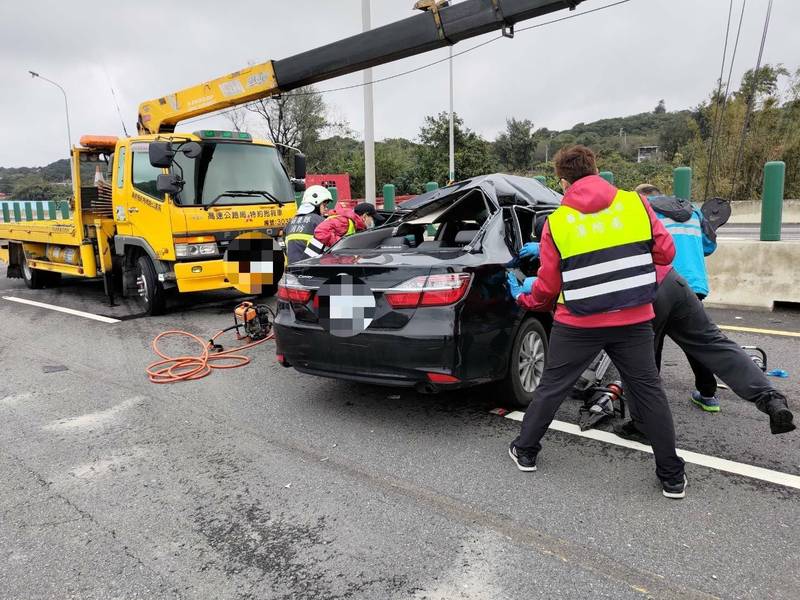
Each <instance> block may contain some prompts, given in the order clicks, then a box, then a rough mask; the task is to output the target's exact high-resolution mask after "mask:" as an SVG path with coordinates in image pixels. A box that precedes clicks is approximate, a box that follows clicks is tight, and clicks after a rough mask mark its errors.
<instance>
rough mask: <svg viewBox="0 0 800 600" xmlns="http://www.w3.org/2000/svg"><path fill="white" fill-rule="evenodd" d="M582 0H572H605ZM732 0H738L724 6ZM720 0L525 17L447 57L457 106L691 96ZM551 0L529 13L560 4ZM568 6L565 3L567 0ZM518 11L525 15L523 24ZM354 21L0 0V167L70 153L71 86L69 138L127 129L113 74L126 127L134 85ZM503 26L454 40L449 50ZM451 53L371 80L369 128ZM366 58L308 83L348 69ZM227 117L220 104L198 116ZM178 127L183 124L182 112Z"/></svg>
mask: <svg viewBox="0 0 800 600" xmlns="http://www.w3.org/2000/svg"><path fill="white" fill-rule="evenodd" d="M611 2H612V0H587V1H586V2H584V3H583V4H581V5H580V6H579V7H578V9H577V11H576V12H582V11H585V10H588V9H592V8H597V7H599V6H603V5H605V4H610V3H611ZM741 2H742V0H735V2H734V4H735V7H736V8H735V9H734V17H735V18H736V17H737V16H738V11H739V7H740V6H741ZM728 3H729V0H631V1H630V2H628V3H626V4H623V5H620V6H618V7H613V8H609V9H608V10H604V11H600V12H597V13H594V14H589V15H586V16H584V17H581V18H577V19H571V20H568V21H565V22H562V23H555V24H553V25H548V26H545V27H542V28H538V29H534V30H531V31H526V32H520V33H518V35H517V36H516V37H515V38H514V39H501V40H498V41H496V42H493V43H491V44H489V45H487V46H484V47H482V48H479V49H477V50H475V51H473V52H469V53H467V54H465V55H464V56H460V57H457V58H456V59H455V60H454V70H455V77H456V79H455V98H456V99H455V108H456V111H457V112H458V113H459V114H460V115H461V116H462V117H463V118H464V120H465V122H466V124H467V126H468V127H470V128H472V129H474V130H476V131H478V132H479V133H481V134H482V135H484V136H485V137H487V138H488V139H493V138H494V136H495V135H496V134H497V133H498V131H500V130H502V129H503V127H504V125H505V120H506V118H507V117H512V116H513V117H517V118H528V119H531V120H532V121H533V122H534V124H535V126H536V127H549V128H551V129H565V128H568V127H571V126H572V125H574V124H575V123H578V122H581V121H583V122H589V121H593V120H597V119H601V118H605V117H614V116H623V115H627V114H632V113H637V112H643V111H648V110H652V108H653V107H654V106H655V105H656V103H657V102H658V100H659V99H660V98H663V99H664V100H665V101H666V105H667V109H668V110H677V109H683V108H689V107H692V106H695V105H697V104H698V103H699V102H700V101H702V100H703V99H704V98H706V97H707V96H708V93H709V91H710V89H711V88H712V86H713V85H714V82H715V80H716V78H717V76H718V75H719V68H720V59H721V53H722V43H723V39H724V30H725V21H726V18H727V14H728ZM412 5H413V0H372V25H373V26H379V25H384V24H386V23H389V22H392V21H395V20H398V19H402V18H405V17H407V16H411V15H412V14H413V11H412ZM766 6H767V0H749V1H748V2H747V10H746V13H745V22H744V26H743V28H742V35H741V41H740V44H739V51H738V54H737V58H736V64H735V68H734V81H736V82H737V83H738V80H739V78H740V77H741V74H742V72H743V71H744V70H746V69H748V68H751V67H752V66H753V65H754V64H755V61H756V56H757V52H758V44H759V41H760V37H761V29H762V26H763V20H764V16H765V12H766ZM566 14H567V12H566V11H560V12H559V13H556V14H554V15H551V16H550V17H543V18H540V19H538V20H534V21H529V22H528V23H526V24H525V25H528V24H533V23H536V22H541V21H545V20H549V19H552V18H554V17H558V16H564V15H566ZM573 14H575V13H573ZM521 26H524V25H520V27H521ZM798 26H800V2H798V1H797V0H776V1H775V3H774V7H773V12H772V21H771V25H770V30H769V37H768V39H767V45H766V49H765V55H764V61H765V62H773V63H774V62H782V63H784V64H785V65H786V66H787V67H789V68H790V69H791V70H794V69H796V68H797V67H800V43H799V42H798ZM360 30H361V1H360V0H325V1H323V0H290V1H286V0H236V1H233V0H229V1H226V2H221V1H216V2H213V1H210V0H192V1H177V0H172V1H170V0H136V1H135V2H114V1H109V0H104V1H103V2H95V1H91V0H81V1H80V2H66V1H64V0H52V1H44V0H28V1H26V2H11V1H10V0H4V1H3V2H2V3H0V74H2V82H3V85H2V91H0V123H2V132H3V134H4V135H3V143H2V144H0V166H22V165H43V164H47V163H48V162H50V161H52V160H55V159H57V158H61V157H62V156H65V155H66V152H65V148H66V145H67V143H66V131H65V130H66V126H65V119H64V110H63V104H62V97H61V94H60V92H59V91H58V90H57V89H56V88H54V87H52V86H50V85H49V84H47V83H45V82H43V81H40V80H35V79H31V77H30V76H29V75H28V74H27V71H28V70H29V69H30V70H33V71H38V72H40V73H41V74H42V75H45V76H47V77H49V78H51V79H53V80H55V81H58V82H59V83H61V85H63V86H64V88H65V89H66V91H67V94H68V97H69V107H70V117H71V125H72V136H73V142H77V140H78V138H79V137H80V135H82V134H84V133H95V134H113V135H121V134H122V126H121V123H120V119H119V117H118V115H117V112H116V109H115V107H114V102H113V99H112V96H111V92H110V87H111V85H110V82H113V86H114V88H115V90H116V93H117V98H118V100H119V104H120V109H121V111H122V117H123V119H124V120H125V123H126V125H127V127H128V131H129V133H133V132H134V130H135V126H134V124H135V120H136V113H137V107H138V105H139V103H140V102H141V101H142V100H146V99H150V98H154V97H158V96H162V95H165V94H167V93H170V92H173V91H176V90H178V89H181V88H183V87H187V86H190V85H194V84H197V83H200V82H202V81H204V80H207V79H211V78H214V77H217V76H220V75H223V74H225V73H228V72H231V71H235V70H237V69H238V68H241V67H242V66H245V65H247V64H248V63H252V62H261V61H264V60H267V59H279V58H284V57H286V56H290V55H293V54H296V53H298V52H301V51H303V50H306V49H309V48H313V47H316V46H319V45H322V44H325V43H328V42H331V41H334V40H337V39H339V38H342V37H346V36H349V35H353V34H355V33H358V32H359V31H360ZM496 35H497V34H487V35H486V36H483V37H480V38H474V39H472V40H467V41H465V42H461V43H460V44H458V45H456V46H455V51H456V52H459V51H461V50H463V49H466V48H468V47H470V46H473V45H475V44H477V43H480V42H482V41H485V40H487V39H489V38H491V37H494V36H496ZM446 55H447V50H446V49H442V50H437V51H434V52H429V53H427V54H423V55H421V56H417V57H412V58H409V59H405V60H403V61H400V62H396V63H392V64H388V65H384V66H382V67H378V68H376V69H374V77H375V78H376V79H377V78H380V77H384V76H387V75H391V74H394V73H398V72H401V71H405V70H408V69H411V68H414V67H417V66H421V65H423V64H427V63H430V62H432V61H434V60H437V59H440V58H442V57H445V56H446ZM447 74H448V67H447V63H446V62H445V63H442V64H440V65H436V66H433V67H431V68H429V69H426V70H423V71H420V72H416V73H413V74H411V75H407V76H404V77H400V78H397V79H393V80H391V81H387V82H383V83H377V84H375V86H374V94H375V134H376V138H377V139H383V138H386V137H397V136H403V137H409V138H413V137H415V136H416V135H417V133H418V131H419V127H420V124H421V123H422V120H423V118H424V117H425V115H428V114H434V113H437V112H439V111H442V110H446V109H447V106H448V79H447ZM361 80H362V75H361V74H360V73H357V74H353V75H349V76H346V77H342V78H339V79H335V80H331V81H328V82H322V83H320V84H318V87H319V88H320V89H323V90H324V89H329V88H334V87H340V86H343V85H348V84H353V83H358V82H360V81H361ZM325 98H326V101H327V102H328V104H329V106H330V109H331V112H332V114H333V115H334V116H337V117H339V118H344V119H346V120H347V121H348V122H349V123H350V126H351V128H352V129H353V131H354V132H356V134H358V135H360V134H361V132H362V130H363V92H362V91H361V90H360V89H356V90H349V91H342V92H333V93H329V94H326V95H325ZM201 125H202V126H203V127H206V126H209V127H213V126H217V127H225V126H226V125H227V122H226V121H225V120H224V119H222V118H219V117H215V118H211V119H208V120H207V121H203V122H202V124H193V125H190V126H188V127H187V129H190V130H193V129H197V128H199V127H200V126H201ZM179 129H180V126H179Z"/></svg>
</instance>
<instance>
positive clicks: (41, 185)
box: [11, 174, 72, 201]
mask: <svg viewBox="0 0 800 600" xmlns="http://www.w3.org/2000/svg"><path fill="white" fill-rule="evenodd" d="M71 196H72V188H70V186H68V185H59V184H55V183H50V182H48V181H45V180H44V179H43V178H42V177H41V176H40V175H38V174H37V175H26V176H24V177H21V178H20V179H18V180H17V181H16V182H15V184H14V189H13V191H12V193H11V199H12V200H37V201H39V200H41V201H48V200H68V199H69V198H70V197H71Z"/></svg>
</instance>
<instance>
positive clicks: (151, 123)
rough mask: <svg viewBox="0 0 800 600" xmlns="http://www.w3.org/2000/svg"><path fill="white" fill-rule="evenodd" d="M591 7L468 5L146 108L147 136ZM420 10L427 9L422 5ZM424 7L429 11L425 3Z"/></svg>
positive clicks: (510, 0) (494, 0) (520, 0)
mask: <svg viewBox="0 0 800 600" xmlns="http://www.w3.org/2000/svg"><path fill="white" fill-rule="evenodd" d="M583 1H584V0H463V2H459V3H458V4H453V5H452V6H443V5H442V6H437V10H430V11H428V12H424V13H420V14H417V15H414V16H413V17H408V18H407V19H402V20H400V21H396V22H394V23H389V24H388V25H384V26H382V27H378V28H376V29H371V30H369V31H365V32H364V33H359V34H357V35H354V36H351V37H348V38H345V39H343V40H339V41H337V42H333V43H331V44H326V45H324V46H320V47H319V48H315V49H313V50H309V51H307V52H302V53H300V54H296V55H294V56H290V57H288V58H284V59H282V60H276V61H267V62H265V63H261V64H259V65H255V66H251V67H247V68H246V69H242V70H241V71H236V72H235V73H230V74H228V75H223V76H222V77H218V78H217V79H212V80H211V81H207V82H205V83H202V84H200V85H196V86H193V87H189V88H186V89H184V90H181V91H179V92H176V93H174V94H170V95H168V96H163V97H161V98H156V99H155V100H148V101H146V102H143V103H142V104H141V105H140V106H139V120H138V127H139V132H140V133H166V132H172V131H174V130H175V125H176V124H177V123H179V122H180V121H183V120H185V119H190V118H192V117H197V116H200V115H204V114H208V113H211V112H214V111H217V110H221V109H224V108H230V107H233V106H238V105H241V104H245V103H247V102H251V101H253V100H259V99H261V98H267V97H269V96H273V95H276V94H280V93H281V92H287V91H289V90H293V89H296V88H299V87H302V86H304V85H310V84H312V83H316V82H319V81H324V80H326V79H332V78H334V77H339V76H341V75H346V74H348V73H353V72H355V71H360V70H362V69H367V68H370V67H375V66H378V65H382V64H385V63H388V62H392V61H395V60H399V59H401V58H406V57H409V56H414V55H416V54H422V53H424V52H428V51H430V50H434V49H436V48H442V47H444V46H448V45H451V44H455V43H457V42H460V41H462V40H466V39H469V38H471V37H475V36H477V35H481V34H483V33H488V32H490V31H496V30H498V29H502V30H503V33H504V35H507V36H509V37H512V36H513V31H514V25H515V24H516V23H518V22H520V21H525V20H527V19H532V18H534V17H539V16H541V15H545V14H548V13H551V12H555V11H557V10H562V9H565V8H569V9H570V10H573V9H574V8H575V6H577V5H578V4H580V3H581V2H583ZM418 4H420V3H418ZM423 4H424V3H423Z"/></svg>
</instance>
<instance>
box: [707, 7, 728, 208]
mask: <svg viewBox="0 0 800 600" xmlns="http://www.w3.org/2000/svg"><path fill="white" fill-rule="evenodd" d="M732 14H733V0H730V4H729V5H728V24H727V25H726V26H725V43H724V44H723V46H722V64H721V65H720V67H719V79H717V97H716V98H715V101H716V102H719V99H720V95H721V94H722V77H723V75H724V74H725V60H726V58H727V56H728V37H729V36H730V33H731V15H732ZM718 118H719V109H717V114H716V115H715V118H714V124H713V127H714V128H713V129H712V130H711V143H710V144H709V148H708V168H707V169H706V187H705V190H704V192H703V198H708V188H709V183H710V181H711V165H712V164H713V163H712V160H713V156H714V145H715V143H716V141H717V120H718Z"/></svg>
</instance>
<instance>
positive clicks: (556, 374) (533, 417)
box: [514, 322, 683, 482]
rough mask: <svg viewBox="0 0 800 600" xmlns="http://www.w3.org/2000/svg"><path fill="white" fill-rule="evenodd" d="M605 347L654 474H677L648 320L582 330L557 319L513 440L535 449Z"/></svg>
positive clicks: (679, 466)
mask: <svg viewBox="0 0 800 600" xmlns="http://www.w3.org/2000/svg"><path fill="white" fill-rule="evenodd" d="M601 350H605V351H606V352H607V353H608V355H609V357H611V360H613V361H614V364H615V365H616V367H617V369H618V370H619V372H620V374H621V375H622V378H623V380H624V381H625V386H626V387H625V397H626V398H627V399H628V402H629V403H630V404H631V405H632V406H635V409H634V410H632V411H631V414H632V415H635V416H633V418H634V420H635V421H636V426H637V427H638V428H639V429H640V431H642V432H643V433H644V434H645V435H647V437H648V438H649V439H650V442H651V444H652V446H653V454H654V455H655V459H656V475H657V476H658V478H659V479H661V480H662V481H670V482H674V481H680V480H681V479H682V478H683V460H681V459H680V458H679V457H678V455H677V454H675V428H674V426H673V423H672V413H671V412H670V410H669V405H668V404H667V397H666V395H665V394H664V389H663V388H662V387H661V379H660V378H659V375H658V369H657V368H656V362H655V357H654V356H653V328H652V327H651V325H650V323H649V322H647V323H640V324H637V325H625V326H622V327H601V328H596V329H588V328H587V329H584V328H577V327H569V326H567V325H563V324H560V323H556V324H555V325H553V331H552V332H551V333H550V351H549V353H548V355H547V365H546V367H545V370H544V374H543V375H542V380H541V382H540V383H539V387H537V388H536V392H535V394H534V396H533V401H532V402H531V404H530V406H528V410H527V411H525V418H524V419H523V420H522V430H521V431H520V434H519V437H518V438H517V439H516V440H515V441H514V443H515V444H516V445H517V446H519V447H520V448H526V449H529V450H533V451H536V452H538V451H539V450H541V447H542V446H541V443H540V441H541V439H542V436H544V433H545V431H547V428H548V427H549V426H550V423H551V422H552V420H553V417H554V416H555V414H556V411H557V410H558V407H559V406H561V403H562V402H563V401H564V398H566V396H567V394H568V393H569V392H570V391H571V390H572V388H573V386H574V385H575V382H576V381H577V380H578V378H579V377H580V375H581V373H583V371H584V370H585V369H586V367H587V366H588V365H589V363H590V362H591V361H592V359H594V358H595V357H596V356H597V354H598V353H599V352H600V351H601Z"/></svg>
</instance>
